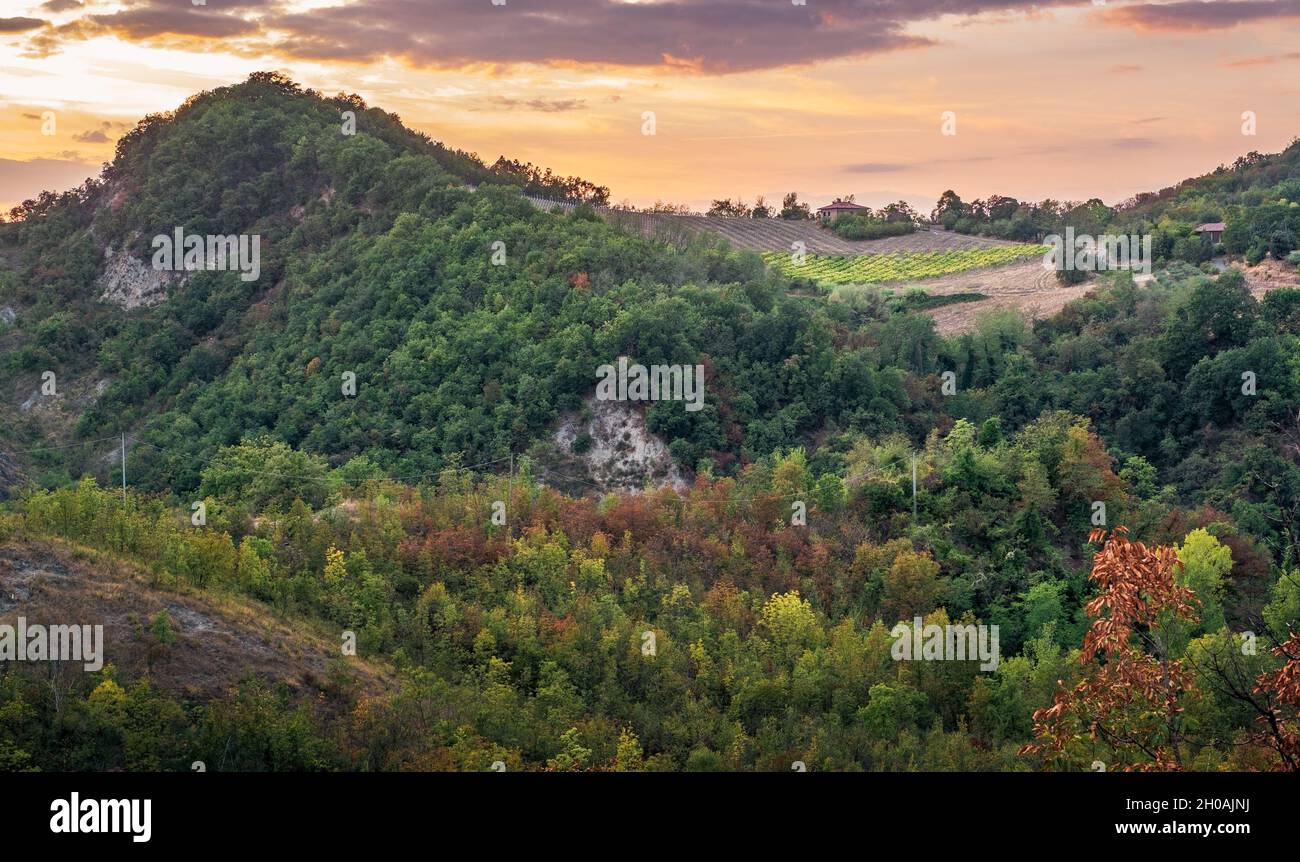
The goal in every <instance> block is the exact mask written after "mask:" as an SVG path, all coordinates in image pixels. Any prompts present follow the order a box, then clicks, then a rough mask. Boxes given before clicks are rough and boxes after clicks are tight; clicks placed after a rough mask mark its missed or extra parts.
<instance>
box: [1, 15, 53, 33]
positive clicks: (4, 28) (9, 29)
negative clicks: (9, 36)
mask: <svg viewBox="0 0 1300 862" xmlns="http://www.w3.org/2000/svg"><path fill="white" fill-rule="evenodd" d="M44 26H45V22H44V21H42V20H41V19H40V18H0V33H25V32H27V31H28V30H36V29H38V28H40V27H44Z"/></svg>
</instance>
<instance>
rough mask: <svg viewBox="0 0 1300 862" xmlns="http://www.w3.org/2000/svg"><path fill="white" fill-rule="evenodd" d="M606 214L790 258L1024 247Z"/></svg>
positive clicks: (936, 235) (763, 222) (664, 233)
mask: <svg viewBox="0 0 1300 862" xmlns="http://www.w3.org/2000/svg"><path fill="white" fill-rule="evenodd" d="M601 215H602V216H603V217H604V218H606V219H608V220H609V221H611V222H613V223H615V224H622V225H624V226H625V227H627V228H628V229H629V230H637V231H640V232H641V233H643V234H645V235H647V236H653V237H656V238H661V239H672V238H674V237H677V236H688V235H689V234H691V233H698V232H706V233H711V234H714V235H716V236H720V237H722V238H723V239H725V240H726V241H727V242H729V243H730V244H731V247H732V248H735V249H738V250H741V251H759V252H784V253H786V254H789V253H790V252H791V251H792V250H793V248H794V244H795V243H797V242H802V243H803V250H804V251H805V252H807V253H808V254H819V255H842V256H851V255H860V254H888V253H891V252H935V251H960V250H964V249H983V248H995V247H1003V246H1009V247H1015V246H1017V245H1019V244H1018V243H1012V242H1007V241H1005V240H1000V239H989V238H986V237H978V236H965V235H963V234H958V233H951V232H949V231H945V230H926V229H923V230H918V231H917V232H916V233H913V234H908V235H907V236H894V237H886V238H884V239H874V240H847V239H841V238H840V237H839V236H837V235H836V234H835V233H834V232H833V231H831V230H828V229H827V228H824V227H822V226H821V225H819V224H818V223H817V222H815V221H784V220H782V219H744V218H717V217H711V216H680V215H664V214H661V213H627V212H619V211H616V210H605V211H602V212H601Z"/></svg>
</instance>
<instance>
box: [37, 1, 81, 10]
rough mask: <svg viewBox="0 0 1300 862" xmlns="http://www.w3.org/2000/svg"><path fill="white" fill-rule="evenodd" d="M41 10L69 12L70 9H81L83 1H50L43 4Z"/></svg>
mask: <svg viewBox="0 0 1300 862" xmlns="http://www.w3.org/2000/svg"><path fill="white" fill-rule="evenodd" d="M41 8H42V9H44V10H45V11H46V12H67V11H68V10H69V9H80V8H81V0H49V2H48V3H42V4H41Z"/></svg>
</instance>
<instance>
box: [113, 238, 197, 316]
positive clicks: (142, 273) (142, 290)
mask: <svg viewBox="0 0 1300 862" xmlns="http://www.w3.org/2000/svg"><path fill="white" fill-rule="evenodd" d="M181 277H182V276H180V275H178V274H176V273H172V272H168V271H166V270H159V269H154V268H153V267H152V266H150V265H149V264H148V263H147V262H145V261H142V260H140V259H139V258H138V257H136V256H135V255H133V254H131V253H130V252H127V251H125V250H122V251H119V250H117V249H114V248H112V247H109V248H105V249H104V273H103V274H102V275H101V276H100V277H99V279H98V281H97V282H96V285H97V286H98V288H99V298H100V299H102V300H103V301H104V302H111V303H113V304H114V305H120V306H121V307H122V308H128V309H129V308H141V307H145V308H147V307H149V306H154V305H158V304H159V303H161V302H162V301H164V300H165V299H167V288H168V287H169V286H170V285H171V284H173V283H175V282H178V281H180V279H181Z"/></svg>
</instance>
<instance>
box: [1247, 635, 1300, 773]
mask: <svg viewBox="0 0 1300 862" xmlns="http://www.w3.org/2000/svg"><path fill="white" fill-rule="evenodd" d="M1273 654H1274V655H1276V656H1278V657H1279V658H1282V659H1285V660H1286V664H1284V665H1283V666H1282V667H1280V668H1278V669H1277V670H1274V671H1269V672H1268V673H1263V674H1260V676H1259V679H1258V680H1257V681H1256V683H1255V693H1256V694H1263V693H1271V695H1272V697H1273V700H1274V704H1275V705H1273V706H1272V707H1270V708H1269V709H1268V712H1267V714H1266V715H1262V716H1260V717H1259V721H1260V723H1261V724H1262V725H1264V729H1263V730H1261V731H1259V733H1257V734H1256V735H1255V739H1254V741H1255V742H1256V744H1258V745H1263V746H1265V747H1267V748H1271V749H1273V750H1274V751H1276V752H1277V755H1278V758H1279V765H1278V768H1279V769H1283V770H1290V771H1293V772H1294V771H1300V633H1296V632H1292V633H1291V636H1290V637H1289V638H1287V640H1286V642H1285V643H1281V644H1278V645H1277V646H1276V647H1274V648H1273Z"/></svg>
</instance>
